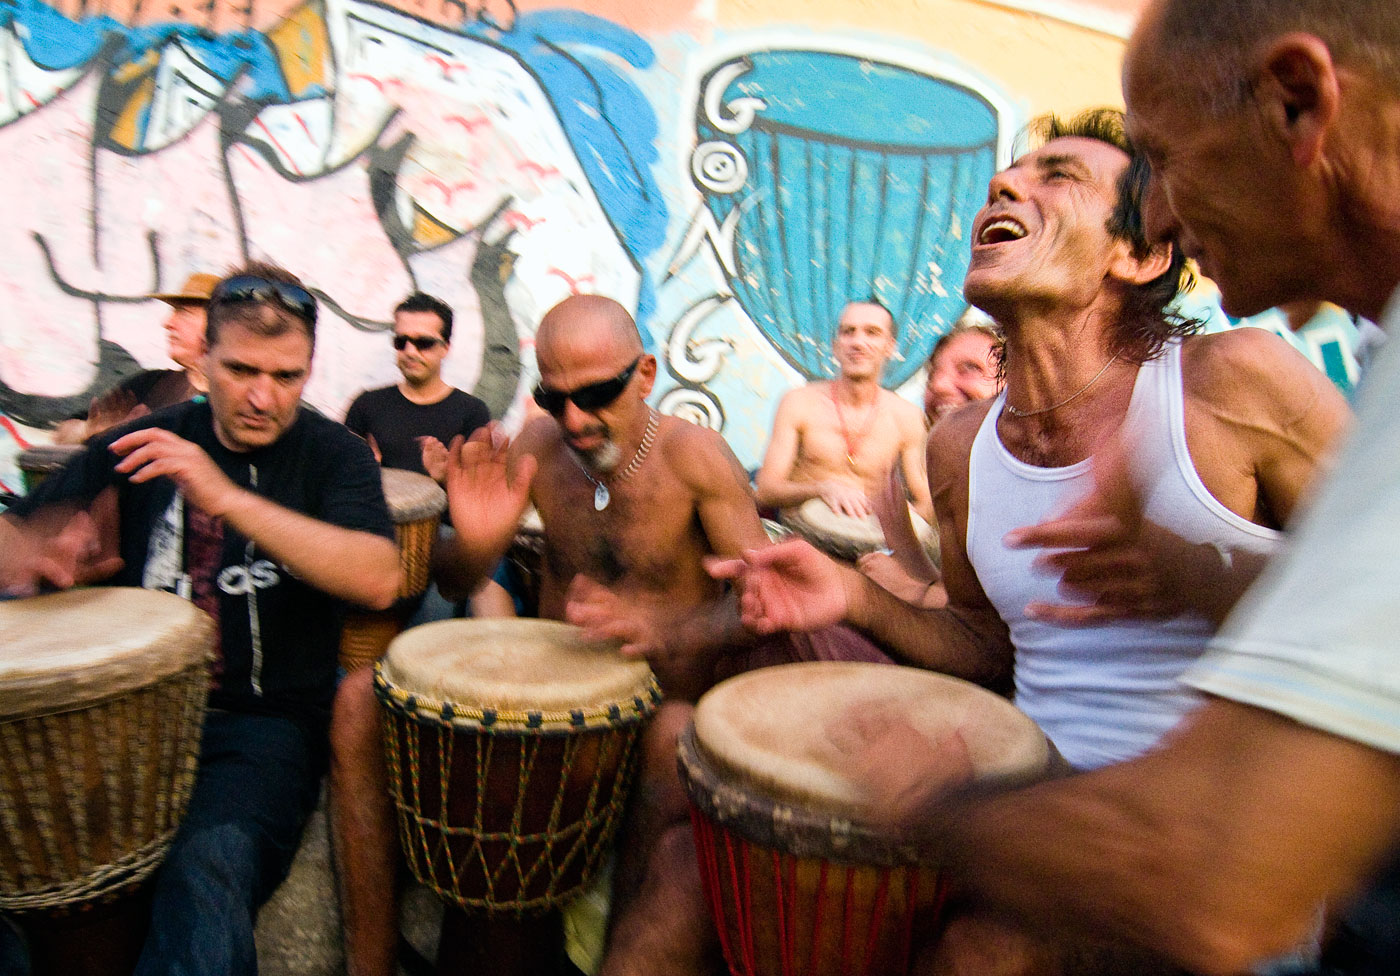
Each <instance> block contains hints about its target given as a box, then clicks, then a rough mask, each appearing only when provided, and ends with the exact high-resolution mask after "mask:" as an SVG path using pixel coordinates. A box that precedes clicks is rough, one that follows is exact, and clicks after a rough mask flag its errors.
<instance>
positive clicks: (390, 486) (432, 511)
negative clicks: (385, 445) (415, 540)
mask: <svg viewBox="0 0 1400 976" xmlns="http://www.w3.org/2000/svg"><path fill="white" fill-rule="evenodd" d="M380 476H381V478H382V479H383V482H384V500H385V501H386V502H388V503H389V514H390V515H391V516H392V517H393V519H394V524H396V525H403V524H404V523H405V522H417V521H419V520H420V519H425V518H432V517H433V516H434V515H441V514H442V513H443V511H444V510H445V509H446V508H447V493H446V492H445V491H443V490H442V488H441V487H440V486H439V485H438V483H437V482H436V481H434V480H433V479H432V478H429V477H427V476H426V475H421V474H419V473H418V472H416V471H401V470H399V469H398V468H384V469H383V470H382V471H381V472H380Z"/></svg>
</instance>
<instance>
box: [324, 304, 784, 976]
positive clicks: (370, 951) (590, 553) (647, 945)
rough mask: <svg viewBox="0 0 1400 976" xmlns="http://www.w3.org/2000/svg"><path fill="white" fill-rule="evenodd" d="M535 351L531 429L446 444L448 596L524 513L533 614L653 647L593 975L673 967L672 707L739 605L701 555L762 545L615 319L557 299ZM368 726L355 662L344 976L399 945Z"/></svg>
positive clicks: (691, 880) (339, 797)
mask: <svg viewBox="0 0 1400 976" xmlns="http://www.w3.org/2000/svg"><path fill="white" fill-rule="evenodd" d="M535 351H536V356H537V358H538V361H539V368H540V384H539V386H538V387H537V388H536V390H535V400H536V402H537V403H538V404H539V405H540V406H541V407H543V408H544V410H545V411H546V412H547V413H548V414H549V416H547V417H539V418H537V419H536V420H533V421H531V422H529V423H528V424H527V425H526V426H525V428H524V429H523V430H522V431H521V433H520V435H519V436H518V437H517V438H516V439H515V440H514V442H511V443H508V444H507V443H505V442H504V439H503V438H496V439H494V440H493V438H492V437H488V436H478V437H476V438H474V439H473V440H472V441H470V442H468V443H466V444H464V445H461V446H460V447H458V448H457V449H456V450H454V451H452V452H451V456H450V459H449V466H448V474H447V491H448V498H449V504H450V511H451V517H452V522H453V526H454V528H455V529H456V533H457V534H456V539H455V542H454V543H453V545H452V547H451V549H450V550H449V551H445V552H443V553H440V554H439V559H438V562H439V563H440V564H441V565H442V567H443V569H444V574H443V576H444V578H443V582H444V584H446V585H452V584H455V585H456V587H457V588H460V589H469V588H470V587H471V586H472V585H473V584H474V583H475V582H477V581H479V580H480V579H481V578H482V577H483V576H484V575H485V574H486V573H487V572H489V570H490V568H491V567H492V566H494V565H495V564H496V562H497V561H498V560H499V559H500V557H501V555H502V554H503V553H504V552H505V550H506V548H507V546H508V545H509V544H510V542H511V540H512V538H513V537H514V534H515V531H516V526H517V525H518V524H519V522H520V517H521V515H522V514H523V513H524V511H525V509H526V506H527V505H529V504H533V505H534V506H535V508H536V510H537V511H538V512H539V515H540V520H541V522H542V523H543V526H544V555H543V559H542V561H541V562H542V565H541V581H540V616H542V617H548V618H553V619H565V618H566V617H568V618H569V619H571V620H573V621H575V622H577V623H580V624H583V625H585V626H587V627H589V628H590V629H593V630H595V631H597V632H599V633H602V634H606V635H608V636H615V637H619V638H621V639H622V640H623V642H624V644H625V645H626V649H627V650H629V651H631V652H632V653H645V654H646V656H647V657H648V659H649V660H650V662H651V664H652V667H653V669H654V670H655V671H656V672H657V676H658V678H659V680H660V682H661V685H662V688H663V689H664V690H665V692H666V694H667V697H668V698H670V699H674V700H676V702H677V703H676V704H671V703H668V704H667V705H666V706H663V708H662V709H661V711H660V712H659V713H658V714H657V716H656V717H655V719H654V720H653V721H652V723H651V725H650V727H649V730H648V737H647V740H646V743H647V744H646V745H645V746H644V756H643V767H642V773H641V776H640V777H639V782H638V784H637V790H636V794H635V802H634V807H633V809H632V810H631V812H630V814H629V822H628V825H627V829H626V831H625V833H626V836H625V837H624V839H623V846H622V847H621V851H620V858H619V863H618V868H617V872H616V881H615V884H614V890H615V892H617V894H616V895H615V901H614V912H613V917H614V924H613V929H612V937H611V940H610V942H609V952H608V957H607V959H606V960H605V963H604V971H605V972H612V973H623V972H627V973H633V972H634V973H638V974H640V973H643V972H646V973H665V972H667V971H668V963H667V960H668V957H669V956H670V955H671V953H672V952H675V951H681V952H682V955H683V956H685V957H689V956H692V955H694V954H695V948H694V946H695V945H696V944H697V943H698V942H703V941H704V939H705V935H704V932H705V928H704V927H705V926H706V925H707V915H706V910H705V906H704V903H703V900H702V896H701V893H700V879H699V875H698V870H697V868H696V867H695V862H694V854H693V846H691V845H692V841H691V839H690V826H689V822H688V820H687V819H686V816H687V815H686V811H685V798H684V796H683V794H682V793H681V790H680V784H679V781H678V779H677V777H676V772H675V738H676V736H677V734H678V733H679V731H680V730H681V728H682V727H683V726H684V724H685V722H687V721H688V719H689V709H688V707H687V706H685V705H683V704H680V703H681V702H684V701H685V700H693V699H694V698H695V697H696V696H697V695H698V694H699V693H700V692H701V691H704V690H705V689H706V688H707V687H709V685H710V684H711V683H712V682H713V676H714V671H715V666H716V663H717V661H718V656H719V651H720V649H721V648H723V647H724V646H725V645H726V644H727V643H731V642H732V641H733V640H740V641H741V642H742V639H741V632H740V627H739V623H738V615H737V612H736V607H735V604H734V602H733V600H732V599H726V598H725V592H724V587H723V585H722V584H720V583H717V582H716V581H715V580H713V579H712V578H711V577H710V576H709V574H708V573H706V572H705V569H704V567H703V566H702V565H701V560H702V559H703V557H705V556H707V555H711V554H719V555H737V554H738V553H740V552H742V551H743V550H745V549H752V548H755V547H758V546H762V545H764V544H766V542H767V537H766V535H765V534H764V531H763V528H762V525H761V523H760V522H759V518H758V513H757V510H756V509H755V507H754V502H753V497H752V495H751V493H750V489H749V486H748V479H747V476H746V475H745V472H744V470H743V468H742V467H741V466H740V464H739V463H738V461H737V460H736V459H735V457H734V455H733V453H732V452H731V451H730V450H729V447H728V445H726V444H725V442H724V440H723V438H721V437H720V436H719V434H717V433H715V432H714V431H711V430H707V429H705V428H702V427H698V426H696V425H694V424H691V423H687V422H686V421H683V420H679V419H677V418H674V417H667V416H662V415H661V414H659V413H658V412H657V411H656V410H655V409H653V408H652V407H650V406H649V405H648V404H647V402H646V396H647V395H648V394H649V393H650V392H651V389H652V384H653V383H654V382H655V380H656V359H655V357H653V356H651V355H650V354H648V353H646V352H645V351H644V349H643V347H642V341H641V337H640V336H639V334H638V332H637V327H636V325H635V323H634V322H633V321H632V317H631V316H630V315H629V314H628V313H627V311H626V309H624V308H623V307H622V306H621V305H619V304H617V303H616V302H614V301H611V300H609V299H605V298H600V297H596V296H575V297H573V298H569V299H566V300H565V301H563V302H562V303H560V304H559V305H557V306H556V307H555V308H554V309H552V310H551V311H550V312H549V313H548V314H547V315H546V316H545V317H544V320H543V321H542V322H541V323H540V327H539V330H538V333H537V336H536V345H535ZM663 634H664V640H663V639H662V637H663ZM378 723H379V716H378V711H377V705H376V704H375V702H374V699H373V693H372V689H371V675H370V672H369V671H368V670H367V669H366V670H362V671H360V672H357V673H356V674H354V675H351V676H350V677H348V678H347V679H346V680H345V681H344V682H343V683H342V685H341V690H340V693H339V695H338V697H337V702H336V718H335V725H334V728H333V744H334V747H335V757H334V762H333V778H332V788H333V791H334V794H333V795H334V798H335V812H336V824H335V831H336V840H337V856H338V859H339V860H340V863H341V864H342V867H343V875H344V887H345V892H344V896H343V908H344V915H345V926H346V957H347V968H348V972H349V973H351V974H352V976H362V974H369V973H376V974H385V976H387V974H391V973H392V972H393V971H394V968H393V967H394V957H393V953H394V948H395V946H396V944H397V938H398V930H397V918H398V913H397V911H396V910H395V906H394V901H395V895H394V889H395V880H396V872H395V867H394V865H395V864H396V861H397V857H398V855H397V842H396V840H395V838H394V834H393V811H392V808H391V806H390V803H389V800H388V797H387V793H386V786H385V783H386V778H385V777H386V773H385V769H384V760H383V754H382V745H381V743H380V740H379V731H378V729H379V724H378ZM687 848H689V851H688V850H687ZM687 853H688V854H689V856H688V857H687Z"/></svg>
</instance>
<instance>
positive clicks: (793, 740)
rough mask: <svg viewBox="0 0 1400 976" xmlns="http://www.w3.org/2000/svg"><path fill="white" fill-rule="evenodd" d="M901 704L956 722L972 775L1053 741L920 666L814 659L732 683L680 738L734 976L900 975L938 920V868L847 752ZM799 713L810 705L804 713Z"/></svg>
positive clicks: (1006, 769) (930, 720) (1005, 767)
mask: <svg viewBox="0 0 1400 976" xmlns="http://www.w3.org/2000/svg"><path fill="white" fill-rule="evenodd" d="M891 715H894V716H900V717H902V718H903V719H904V720H906V721H907V722H908V723H909V724H910V725H912V726H913V727H914V728H916V729H918V730H919V731H920V732H921V733H922V734H923V735H924V736H925V737H927V738H928V739H929V740H930V742H931V743H939V742H943V741H945V740H948V739H949V737H950V736H951V735H952V733H954V732H957V733H958V734H959V735H960V736H961V737H962V740H963V742H964V743H965V744H966V746H967V753H968V758H969V761H970V764H971V766H972V769H973V771H974V775H975V776H977V777H979V778H981V777H995V776H1030V775H1034V774H1036V773H1037V772H1040V771H1043V770H1044V769H1045V768H1046V765H1047V763H1048V761H1049V755H1050V750H1049V746H1048V744H1047V741H1046V739H1045V737H1044V735H1043V734H1041V732H1040V730H1039V729H1038V728H1036V726H1035V724H1034V723H1033V722H1031V720H1030V719H1029V718H1027V717H1026V716H1025V715H1023V714H1022V713H1021V712H1020V711H1018V710H1017V709H1016V708H1015V707H1014V706H1012V705H1011V704H1009V703H1008V702H1006V701H1005V700H1004V699H1001V698H998V697H997V696H995V695H993V694H991V693H990V692H987V691H984V690H982V689H981V688H978V687H976V686H975V685H971V684H968V683H966V682H963V681H959V680H957V679H955V678H947V677H943V676H941V675H935V674H931V673H930V672H927V671H921V670H916V669H913V668H904V667H897V666H894V665H883V664H855V663H835V662H817V663H807V664H788V665H781V666H778V667H771V668H763V669H761V670H758V671H751V672H748V673H746V674H742V675H739V676H738V677H735V678H731V679H729V680H728V681H725V682H722V683H720V684H719V685H716V686H715V687H714V688H713V689H711V690H710V691H709V692H708V693H707V694H705V695H704V696H703V697H702V698H701V699H700V702H699V704H698V706H697V707H696V710H695V720H694V723H693V725H692V726H691V728H690V729H689V730H688V731H687V732H686V733H685V734H684V735H683V736H682V737H681V743H680V754H679V762H680V770H681V779H682V781H683V783H684V785H685V789H686V793H687V795H688V796H689V797H690V800H691V804H692V811H691V812H692V821H693V824H694V827H695V839H696V848H697V851H698V854H699V857H700V874H701V878H702V881H703V884H704V888H705V897H706V899H707V901H708V902H709V905H710V909H711V912H712V914H713V916H714V919H715V923H716V925H717V927H718V930H719V937H720V944H721V947H722V948H723V951H724V957H725V960H726V961H727V962H728V964H729V969H730V972H731V973H733V974H735V976H838V974H849V973H861V974H866V976H903V974H905V973H907V972H908V969H909V964H910V959H911V954H912V950H913V938H914V933H916V932H920V933H928V932H930V931H936V929H935V926H936V925H937V922H938V916H939V913H940V911H941V906H942V902H943V898H944V886H943V885H942V884H941V883H940V881H939V877H938V872H937V870H936V868H932V867H928V866H922V865H920V864H918V863H917V862H916V860H915V858H914V855H913V852H912V851H911V850H909V849H908V848H907V847H904V846H902V845H901V844H900V843H899V842H898V841H897V840H896V839H894V838H892V837H890V836H888V835H887V833H884V832H882V831H880V830H878V829H875V828H873V827H871V826H869V824H871V823H872V822H874V821H876V820H877V819H878V818H877V817H875V816H874V815H873V814H874V813H875V811H873V810H872V809H871V808H870V805H869V802H870V801H868V800H867V799H866V796H865V794H864V793H863V791H862V788H861V783H860V781H859V778H858V777H859V771H857V770H852V769H851V768H850V759H849V754H850V752H851V751H852V750H853V749H858V748H859V746H860V744H861V742H862V741H863V740H864V737H865V736H866V735H867V734H868V733H867V732H866V731H865V730H866V729H868V728H869V727H870V723H878V722H880V721H882V720H883V719H884V717H886V716H891ZM794 716H806V717H807V718H806V720H805V721H801V720H795V719H794Z"/></svg>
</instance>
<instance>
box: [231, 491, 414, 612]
mask: <svg viewBox="0 0 1400 976" xmlns="http://www.w3.org/2000/svg"><path fill="white" fill-rule="evenodd" d="M220 514H222V515H223V518H224V521H225V522H227V523H228V525H229V526H231V527H232V528H234V529H236V530H237V531H238V532H239V533H241V534H242V535H244V536H246V537H247V538H249V539H251V540H252V541H253V543H254V544H255V545H256V546H257V547H258V548H259V549H261V550H263V551H264V552H265V553H267V554H268V555H270V556H272V557H273V558H275V559H276V560H277V561H278V562H280V563H282V564H284V565H285V566H287V568H289V569H290V570H291V571H292V572H293V573H295V574H296V575H297V576H299V577H301V578H302V579H303V580H305V581H306V582H308V583H310V584H311V585H312V586H314V587H316V588H317V589H319V590H323V591H324V592H326V593H329V594H331V595H332V596H336V597H339V598H341V599H343V600H349V601H351V602H353V603H358V604H361V605H363V606H366V607H371V608H375V609H383V608H386V607H388V606H389V605H390V604H392V603H393V602H394V598H395V596H396V595H397V593H398V589H399V557H398V551H397V549H396V548H395V546H394V543H393V542H391V541H389V540H388V539H385V538H383V537H381V536H378V535H375V534H374V533H372V532H362V531H358V530H355V529H347V528H343V527H341V526H338V525H331V524H330V523H328V522H322V521H320V520H319V519H315V518H312V517H311V516H309V515H303V514H301V513H300V512H294V511H292V510H291V509H289V508H285V507H283V506H281V505H278V504H277V503H276V502H273V501H270V500H269V499H267V498H264V497H262V496H261V495H257V494H255V493H253V492H250V491H246V490H243V489H237V490H235V491H234V492H232V493H231V494H230V497H229V501H228V503H227V505H226V506H225V507H224V508H223V511H222V512H221V513H220Z"/></svg>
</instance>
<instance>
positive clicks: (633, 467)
mask: <svg viewBox="0 0 1400 976" xmlns="http://www.w3.org/2000/svg"><path fill="white" fill-rule="evenodd" d="M660 426H661V415H660V414H658V413H657V412H656V410H655V409H653V408H652V407H650V406H648V407H647V429H646V430H645V431H643V432H642V442H641V443H640V444H638V445H637V453H635V454H633V455H632V460H631V461H629V462H627V467H625V468H623V469H622V472H621V473H620V474H618V475H617V477H615V478H610V479H608V480H610V481H612V483H613V484H615V485H620V484H622V483H623V482H624V481H626V480H627V479H628V478H630V477H632V475H634V474H636V473H637V469H638V468H640V467H641V466H642V462H643V461H645V460H646V459H647V455H648V454H650V453H651V444H652V441H654V440H655V439H656V432H657V430H658V429H659V428H660ZM570 456H572V457H573V459H574V463H575V464H577V465H578V469H579V470H580V471H582V472H583V476H584V477H585V478H587V479H588V480H589V481H591V482H593V510H594V511H596V512H601V511H602V510H603V509H605V508H607V507H608V502H610V501H612V493H611V492H609V491H608V486H607V484H606V483H605V482H603V481H600V480H598V479H597V478H595V477H593V474H592V472H590V471H589V470H588V469H587V468H585V467H584V466H583V462H582V461H580V460H579V459H578V456H577V455H574V454H572V453H571V455H570Z"/></svg>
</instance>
